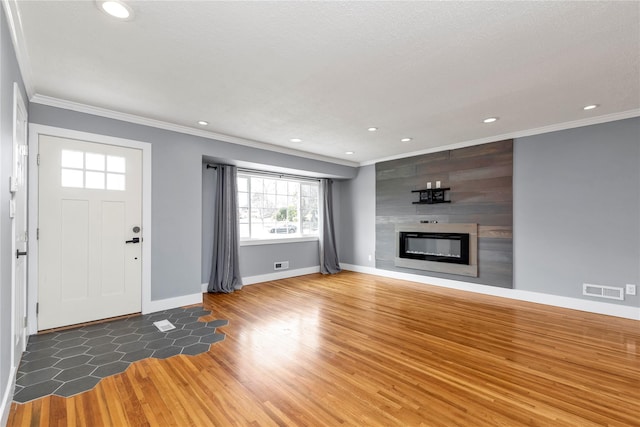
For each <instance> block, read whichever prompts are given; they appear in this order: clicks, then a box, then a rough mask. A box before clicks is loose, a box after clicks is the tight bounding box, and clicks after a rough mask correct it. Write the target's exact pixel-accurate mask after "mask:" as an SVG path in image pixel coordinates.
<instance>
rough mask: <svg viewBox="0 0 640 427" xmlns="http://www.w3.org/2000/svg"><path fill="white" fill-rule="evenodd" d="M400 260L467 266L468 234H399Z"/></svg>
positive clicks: (402, 232) (404, 232)
mask: <svg viewBox="0 0 640 427" xmlns="http://www.w3.org/2000/svg"><path fill="white" fill-rule="evenodd" d="M398 237H399V239H400V241H399V242H398V243H399V245H400V253H399V256H400V258H410V259H420V260H425V261H435V262H449V263H452V264H467V265H468V264H469V234H468V233H429V232H407V231H400V232H399V236H398Z"/></svg>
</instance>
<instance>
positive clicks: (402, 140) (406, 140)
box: [400, 138, 413, 142]
mask: <svg viewBox="0 0 640 427" xmlns="http://www.w3.org/2000/svg"><path fill="white" fill-rule="evenodd" d="M412 140H413V138H402V139H401V140H400V141H401V142H410V141H412Z"/></svg>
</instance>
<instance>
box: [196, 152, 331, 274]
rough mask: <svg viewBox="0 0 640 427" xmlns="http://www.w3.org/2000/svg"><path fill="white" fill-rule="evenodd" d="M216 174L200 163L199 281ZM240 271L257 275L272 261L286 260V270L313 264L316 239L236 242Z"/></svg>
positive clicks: (205, 265) (208, 245)
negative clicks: (250, 242)
mask: <svg viewBox="0 0 640 427" xmlns="http://www.w3.org/2000/svg"><path fill="white" fill-rule="evenodd" d="M215 179H216V174H215V171H214V170H213V169H207V168H206V165H205V164H203V165H202V273H201V280H202V283H208V282H209V277H210V275H211V252H212V247H213V239H214V232H213V217H214V215H213V202H214V198H215ZM239 257H240V275H241V276H242V277H249V276H259V275H263V274H269V273H273V272H274V271H275V270H274V269H273V263H275V262H278V261H289V270H296V269H301V268H308V267H316V266H318V265H319V262H318V242H317V241H313V242H296V243H281V244H280V243H278V244H268V245H253V246H240V250H239Z"/></svg>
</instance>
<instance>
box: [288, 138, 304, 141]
mask: <svg viewBox="0 0 640 427" xmlns="http://www.w3.org/2000/svg"><path fill="white" fill-rule="evenodd" d="M289 141H291V142H302V140H301V139H300V138H291V139H290V140H289Z"/></svg>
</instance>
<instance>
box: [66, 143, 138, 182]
mask: <svg viewBox="0 0 640 427" xmlns="http://www.w3.org/2000/svg"><path fill="white" fill-rule="evenodd" d="M61 166H62V171H61V181H62V182H61V185H62V186H63V187H68V188H88V189H92V190H104V189H107V190H118V191H124V190H125V158H124V157H119V156H107V155H104V154H97V153H85V152H83V151H73V150H62V159H61Z"/></svg>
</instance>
